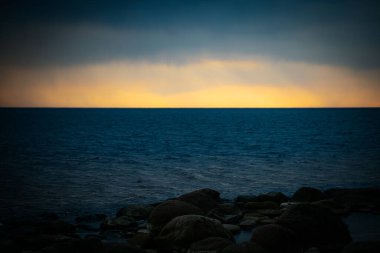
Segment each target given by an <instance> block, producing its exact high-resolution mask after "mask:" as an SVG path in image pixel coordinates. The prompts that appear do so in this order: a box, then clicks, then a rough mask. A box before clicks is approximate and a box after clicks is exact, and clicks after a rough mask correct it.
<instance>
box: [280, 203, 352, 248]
mask: <svg viewBox="0 0 380 253" xmlns="http://www.w3.org/2000/svg"><path fill="white" fill-rule="evenodd" d="M277 222H278V224H280V225H282V226H285V227H287V228H289V229H291V230H293V231H294V232H296V233H297V235H298V236H299V238H300V240H301V241H302V242H303V244H304V245H303V246H304V247H305V248H310V247H317V248H319V249H320V250H321V251H322V252H323V251H324V250H330V249H331V250H335V249H338V250H339V249H341V248H343V247H344V246H345V245H346V244H347V243H349V242H351V236H350V233H349V231H348V229H347V226H346V225H345V224H344V223H343V221H342V220H341V219H340V217H339V216H337V215H335V214H333V213H332V212H331V211H330V210H328V209H327V208H323V207H320V206H317V205H312V204H299V205H291V206H289V207H288V208H287V210H285V212H284V213H283V214H282V215H281V216H279V217H278V218H277Z"/></svg>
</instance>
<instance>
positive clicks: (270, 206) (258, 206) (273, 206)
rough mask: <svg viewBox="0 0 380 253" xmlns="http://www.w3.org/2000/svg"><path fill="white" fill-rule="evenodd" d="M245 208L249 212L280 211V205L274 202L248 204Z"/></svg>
mask: <svg viewBox="0 0 380 253" xmlns="http://www.w3.org/2000/svg"><path fill="white" fill-rule="evenodd" d="M244 208H245V209H248V210H258V209H279V208H280V205H279V204H278V203H276V202H274V201H259V202H247V203H246V204H245V205H244Z"/></svg>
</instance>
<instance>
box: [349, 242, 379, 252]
mask: <svg viewBox="0 0 380 253" xmlns="http://www.w3.org/2000/svg"><path fill="white" fill-rule="evenodd" d="M379 252H380V241H362V242H352V243H350V244H348V245H347V246H346V247H344V249H343V251H342V253H379Z"/></svg>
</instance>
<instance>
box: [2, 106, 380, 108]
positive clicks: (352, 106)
mask: <svg viewBox="0 0 380 253" xmlns="http://www.w3.org/2000/svg"><path fill="white" fill-rule="evenodd" d="M0 109H380V106H363V107H360V106H332V107H322V106H321V107H307V106H305V107H81V106H78V107H75V106H73V107H66V106H0Z"/></svg>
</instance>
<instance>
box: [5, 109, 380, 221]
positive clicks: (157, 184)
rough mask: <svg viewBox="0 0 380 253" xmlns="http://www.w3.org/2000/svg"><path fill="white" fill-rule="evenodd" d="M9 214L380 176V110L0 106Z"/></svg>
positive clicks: (369, 182)
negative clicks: (195, 192) (204, 190)
mask: <svg viewBox="0 0 380 253" xmlns="http://www.w3.org/2000/svg"><path fill="white" fill-rule="evenodd" d="M0 122H1V123H0V216H1V217H6V216H8V215H22V214H32V213H46V212H55V213H60V214H65V215H79V214H84V213H106V214H114V213H115V212H116V210H117V209H118V208H120V207H122V206H125V205H128V204H131V203H156V202H159V201H163V200H165V199H167V198H173V197H176V196H178V195H180V194H183V193H186V192H189V191H192V190H195V189H199V188H204V187H208V188H213V189H216V190H218V191H219V192H220V193H221V196H222V198H225V199H233V198H235V197H236V196H238V195H256V194H260V193H266V192H270V191H281V192H283V193H285V194H287V195H291V194H293V193H294V191H296V190H297V189H298V188H299V187H302V186H310V187H316V188H318V189H321V190H325V189H328V188H343V187H350V188H353V187H380V109H379V108H360V109H354V108H345V109H77V108H72V109H60V108H50V109H49V108H33V109H31V108H22V109H21V108H19V109H15V108H2V109H0Z"/></svg>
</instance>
